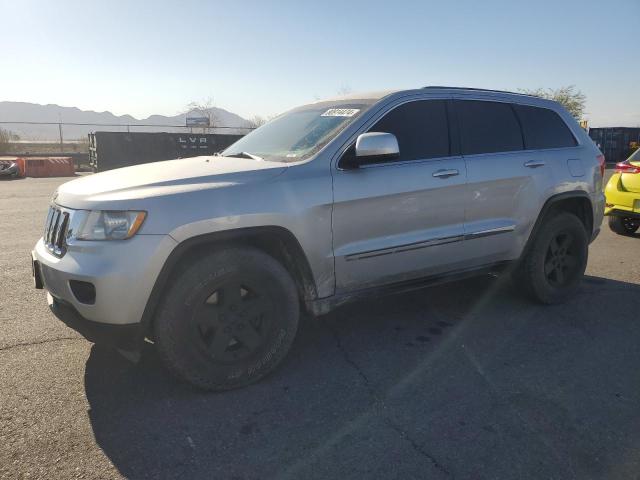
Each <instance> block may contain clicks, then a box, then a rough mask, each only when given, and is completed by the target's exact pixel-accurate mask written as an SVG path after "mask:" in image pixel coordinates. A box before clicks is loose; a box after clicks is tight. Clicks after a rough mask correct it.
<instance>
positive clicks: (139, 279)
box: [31, 235, 176, 333]
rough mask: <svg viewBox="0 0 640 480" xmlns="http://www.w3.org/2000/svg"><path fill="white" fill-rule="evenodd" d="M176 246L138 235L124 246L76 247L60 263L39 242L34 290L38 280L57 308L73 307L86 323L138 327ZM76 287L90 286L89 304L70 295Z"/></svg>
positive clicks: (165, 239)
mask: <svg viewBox="0 0 640 480" xmlns="http://www.w3.org/2000/svg"><path fill="white" fill-rule="evenodd" d="M175 246H176V242H175V240H173V239H172V238H171V237H170V236H168V235H136V236H134V237H133V238H131V239H129V240H123V241H103V242H99V241H86V242H75V243H72V244H69V245H68V246H67V251H66V254H65V255H64V256H62V257H60V258H59V257H56V256H54V255H53V254H52V253H51V252H50V251H49V250H48V249H47V247H46V246H45V244H44V242H43V240H42V239H40V240H39V241H38V243H37V244H36V246H35V248H34V250H33V252H32V253H31V255H32V260H33V264H34V270H35V271H37V273H38V274H39V275H36V276H35V277H34V278H35V281H36V287H38V276H39V280H40V283H41V285H40V286H41V287H43V288H44V289H46V290H47V291H48V292H49V294H50V295H51V297H52V298H53V299H55V300H56V302H55V303H57V304H59V305H66V306H69V307H71V308H72V309H73V310H74V311H75V312H77V314H78V315H79V316H80V317H81V318H83V319H85V320H86V321H88V322H94V323H98V324H107V325H120V326H122V325H133V324H140V321H141V319H142V314H143V312H144V309H145V307H146V304H147V300H148V299H149V296H150V294H151V290H152V289H153V286H154V283H155V280H156V278H157V277H158V274H159V273H160V270H161V269H162V266H163V265H164V262H165V260H166V259H167V257H168V256H169V254H170V253H171V251H172V250H173V248H174V247H175ZM74 281H76V282H87V283H90V284H91V285H93V286H94V288H95V297H94V298H93V299H92V302H89V303H87V302H86V300H85V301H84V302H83V301H81V300H84V298H82V297H81V296H80V298H79V296H78V295H77V291H76V293H74V291H73V290H72V282H74ZM54 313H55V312H54ZM65 316H67V317H68V315H66V314H65ZM81 333H82V332H81Z"/></svg>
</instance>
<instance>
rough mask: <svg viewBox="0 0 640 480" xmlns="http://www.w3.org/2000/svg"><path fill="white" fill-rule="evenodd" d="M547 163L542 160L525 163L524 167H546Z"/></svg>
mask: <svg viewBox="0 0 640 480" xmlns="http://www.w3.org/2000/svg"><path fill="white" fill-rule="evenodd" d="M544 165H545V163H544V162H543V161H541V160H529V161H528V162H524V166H525V167H528V168H538V167H544Z"/></svg>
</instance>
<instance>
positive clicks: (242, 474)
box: [0, 179, 640, 479]
mask: <svg viewBox="0 0 640 480" xmlns="http://www.w3.org/2000/svg"><path fill="white" fill-rule="evenodd" d="M65 180H66V179H25V180H17V181H11V182H0V239H1V240H2V241H1V243H0V322H1V330H0V332H1V333H0V478H47V479H57V478H60V479H69V478H121V477H126V478H182V479H185V478H215V479H227V478H228V479H263V478H291V479H303V478H304V479H315V478H319V479H325V478H339V479H347V478H383V479H390V478H402V479H407V478H429V479H485V478H486V479H512V478H518V479H528V478H531V479H541V478H546V479H555V478H557V479H572V478H575V479H590V478H593V479H596V478H597V479H601V478H612V479H617V478H620V479H623V478H624V479H626V478H638V475H639V472H640V448H639V447H640V415H638V412H639V411H640V368H639V367H640V348H638V345H639V344H640V322H639V320H640V255H639V253H640V236H636V237H635V238H628V237H621V236H617V235H615V234H613V233H612V232H611V231H609V229H608V228H606V224H605V225H603V227H604V228H603V231H602V234H601V235H600V236H599V237H598V239H597V240H596V241H595V242H594V243H593V244H592V246H591V249H590V260H589V266H588V270H587V274H588V275H587V277H586V278H585V281H584V282H583V285H582V287H581V289H580V291H579V293H578V294H577V295H576V296H575V297H574V298H573V299H571V300H570V301H569V302H568V303H566V304H564V305H560V306H553V307H544V306H540V305H536V304H532V303H530V302H528V301H527V300H525V299H523V298H522V297H521V296H520V295H519V294H518V293H517V292H516V291H515V290H514V288H513V287H512V285H511V284H510V282H509V281H508V279H505V278H494V277H489V276H486V277H480V278H476V279H472V280H468V281H464V282H457V283H450V284H446V285H442V286H438V287H434V288H431V289H426V290H421V291H417V292H413V293H410V294H403V295H399V296H393V297H386V298H378V299H374V300H369V301H366V302H358V303H354V304H351V305H348V306H345V307H343V308H341V309H339V310H337V311H335V312H333V313H332V314H330V315H327V316H324V317H321V318H317V319H311V318H306V319H305V320H304V322H303V325H302V328H301V331H300V335H299V338H298V339H297V341H296V342H295V345H294V347H293V351H292V352H291V354H290V355H289V357H288V359H287V360H286V361H285V362H284V364H283V365H282V366H281V368H280V369H279V370H278V371H277V372H275V373H274V374H273V375H271V376H269V377H268V378H266V379H265V380H263V381H262V382H260V383H258V384H256V385H253V386H250V387H248V388H245V389H242V390H237V391H232V392H227V393H222V394H205V393H200V392H196V391H193V390H192V389H190V388H189V387H187V386H184V385H182V384H180V383H178V382H176V381H175V380H173V379H172V378H171V377H170V376H169V375H168V374H167V373H165V371H164V370H163V369H162V367H161V365H160V364H159V361H158V358H157V356H156V355H155V352H154V350H153V347H152V346H151V345H149V346H148V348H146V350H145V351H144V353H143V357H142V360H141V361H140V363H138V364H131V363H129V362H128V361H127V360H125V359H123V358H122V357H121V356H120V355H119V354H118V353H116V352H113V351H110V350H109V349H105V348H101V347H96V346H94V345H92V344H90V343H89V342H87V341H85V340H84V339H82V338H81V337H80V336H79V335H78V334H76V333H75V332H73V331H72V330H70V329H68V328H67V327H66V326H64V325H63V324H62V323H61V322H59V321H58V320H56V319H55V318H54V316H53V315H52V314H51V313H50V312H49V311H48V309H47V306H46V298H45V294H44V292H42V291H38V290H35V289H34V288H33V286H32V280H31V272H30V268H31V266H30V263H29V262H30V260H29V258H30V257H29V252H30V249H31V248H32V246H33V244H34V243H35V242H36V240H37V239H38V237H39V236H40V235H41V232H42V226H43V222H44V217H45V213H46V209H47V206H48V202H49V198H50V196H51V193H52V192H53V190H54V189H55V187H56V186H57V185H58V184H60V183H62V182H63V181H65Z"/></svg>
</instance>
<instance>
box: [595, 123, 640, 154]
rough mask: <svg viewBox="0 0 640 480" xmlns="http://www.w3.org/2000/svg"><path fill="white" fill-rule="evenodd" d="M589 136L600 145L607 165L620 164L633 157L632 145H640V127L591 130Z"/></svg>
mask: <svg viewBox="0 0 640 480" xmlns="http://www.w3.org/2000/svg"><path fill="white" fill-rule="evenodd" d="M589 136H590V137H591V139H592V140H593V141H594V142H595V144H596V145H598V147H599V148H600V150H601V151H602V153H603V154H604V157H605V158H606V160H607V163H618V162H623V161H624V160H626V159H627V158H628V157H629V155H631V153H632V152H633V148H632V143H634V142H635V143H636V144H640V127H609V128H590V129H589Z"/></svg>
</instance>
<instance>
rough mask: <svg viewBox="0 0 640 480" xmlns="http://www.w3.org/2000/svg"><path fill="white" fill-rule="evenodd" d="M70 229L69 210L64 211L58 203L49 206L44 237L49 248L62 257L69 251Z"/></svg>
mask: <svg viewBox="0 0 640 480" xmlns="http://www.w3.org/2000/svg"><path fill="white" fill-rule="evenodd" d="M68 229H69V212H65V211H63V210H62V209H61V208H60V207H58V206H57V205H52V206H51V207H49V213H48V214H47V220H46V222H45V224H44V236H43V238H44V244H45V246H46V247H47V249H48V250H49V251H50V252H51V253H53V254H54V255H55V256H57V257H62V256H63V255H64V254H65V253H66V252H67V241H66V239H67V230H68Z"/></svg>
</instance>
